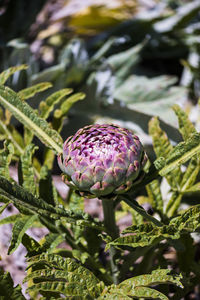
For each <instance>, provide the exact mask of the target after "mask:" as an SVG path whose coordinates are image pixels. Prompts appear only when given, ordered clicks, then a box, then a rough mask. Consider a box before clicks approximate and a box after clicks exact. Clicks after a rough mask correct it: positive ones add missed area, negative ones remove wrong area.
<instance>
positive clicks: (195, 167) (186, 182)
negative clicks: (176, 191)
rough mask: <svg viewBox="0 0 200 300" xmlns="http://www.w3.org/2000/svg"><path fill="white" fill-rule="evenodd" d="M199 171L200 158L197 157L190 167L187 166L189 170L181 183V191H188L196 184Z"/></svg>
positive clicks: (193, 159)
mask: <svg viewBox="0 0 200 300" xmlns="http://www.w3.org/2000/svg"><path fill="white" fill-rule="evenodd" d="M199 171H200V162H199V157H198V156H197V155H196V156H194V157H192V159H191V160H190V162H189V165H188V166H187V169H186V171H185V173H184V175H183V179H182V181H181V191H185V190H187V189H188V188H190V187H191V186H192V185H193V184H194V182H195V180H196V178H197V175H198V174H199Z"/></svg>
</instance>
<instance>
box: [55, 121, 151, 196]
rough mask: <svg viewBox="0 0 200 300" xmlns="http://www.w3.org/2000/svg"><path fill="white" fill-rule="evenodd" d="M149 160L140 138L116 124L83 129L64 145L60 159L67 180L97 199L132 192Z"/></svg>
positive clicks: (68, 183)
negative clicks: (133, 184)
mask: <svg viewBox="0 0 200 300" xmlns="http://www.w3.org/2000/svg"><path fill="white" fill-rule="evenodd" d="M146 161H147V156H146V154H145V152H144V149H143V146H142V144H141V142H140V140H139V138H138V137H137V136H136V135H134V134H133V132H132V131H130V130H128V129H125V128H121V127H119V126H117V125H113V124H110V125H109V124H104V125H99V124H95V125H90V126H86V127H84V128H81V129H79V130H78V131H77V132H76V133H75V135H73V136H70V137H69V138H68V139H67V140H66V141H65V142H64V145H63V154H61V155H59V156H58V164H59V166H60V168H61V170H62V172H63V173H64V174H65V175H64V176H63V181H64V182H65V183H66V184H67V185H69V186H70V187H72V188H74V189H75V190H78V191H79V192H80V193H81V195H87V196H88V195H89V196H90V197H93V198H94V197H102V196H108V195H110V194H119V193H124V192H126V191H127V190H129V189H130V188H131V186H132V183H133V182H134V181H137V180H138V178H139V176H140V174H141V171H142V169H143V167H144V165H145V163H146Z"/></svg>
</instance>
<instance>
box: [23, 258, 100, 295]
mask: <svg viewBox="0 0 200 300" xmlns="http://www.w3.org/2000/svg"><path fill="white" fill-rule="evenodd" d="M28 262H29V268H30V267H33V268H35V267H37V271H34V272H31V273H30V274H29V275H28V276H27V277H26V278H25V281H27V280H30V279H31V280H33V284H32V286H31V287H29V288H28V291H36V290H38V291H52V292H58V293H61V294H64V295H65V296H81V297H90V298H88V299H95V298H96V297H98V296H99V295H100V293H101V292H102V290H103V288H104V285H103V283H102V282H100V281H99V280H98V279H97V278H96V277H95V275H94V274H93V273H92V272H91V271H89V270H88V269H86V268H84V267H82V266H81V265H80V264H79V263H76V262H75V261H74V260H72V259H71V258H66V259H64V258H62V257H61V256H59V255H55V254H46V253H43V254H41V255H37V256H35V257H32V258H30V259H29V260H28ZM38 269H39V270H38ZM84 299H87V298H84Z"/></svg>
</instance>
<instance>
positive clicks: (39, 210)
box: [0, 176, 104, 230]
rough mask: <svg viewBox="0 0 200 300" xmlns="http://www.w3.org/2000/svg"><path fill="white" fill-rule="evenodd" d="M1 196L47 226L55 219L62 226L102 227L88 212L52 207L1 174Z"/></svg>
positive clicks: (100, 228) (99, 228)
mask: <svg viewBox="0 0 200 300" xmlns="http://www.w3.org/2000/svg"><path fill="white" fill-rule="evenodd" d="M1 198H3V199H4V198H5V199H6V202H7V201H12V202H13V203H14V205H15V206H16V208H17V209H19V211H20V212H22V213H23V214H28V215H32V214H38V215H39V216H40V219H41V220H43V219H44V221H45V225H46V226H47V227H48V225H49V226H51V225H53V222H54V221H56V220H57V221H59V222H60V223H63V225H64V226H67V224H69V223H73V224H77V225H79V226H89V227H93V228H96V229H98V230H103V229H104V228H103V226H102V225H101V223H100V222H97V221H94V220H93V218H92V217H91V216H89V215H88V214H85V213H84V212H82V213H80V212H74V211H70V210H65V209H64V207H63V208H61V207H54V206H52V205H50V204H48V203H47V202H45V201H44V200H43V199H41V198H37V197H35V196H34V195H33V194H31V193H29V192H28V191H26V190H25V189H23V188H22V187H21V186H20V185H18V184H16V183H13V184H11V183H10V182H9V181H8V180H6V178H4V177H2V176H0V199H1ZM7 199H8V200H7ZM45 218H46V219H45ZM49 220H51V222H49ZM54 229H55V228H54Z"/></svg>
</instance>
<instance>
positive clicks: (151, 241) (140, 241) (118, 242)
mask: <svg viewBox="0 0 200 300" xmlns="http://www.w3.org/2000/svg"><path fill="white" fill-rule="evenodd" d="M180 230H182V228H181V229H180ZM180 230H179V229H178V225H177V226H175V224H170V225H163V226H162V227H155V225H152V224H151V223H145V224H142V225H138V226H136V225H133V226H131V227H128V228H126V229H125V230H124V231H123V232H122V234H127V233H131V235H126V236H121V237H119V238H117V239H115V240H114V241H112V242H110V243H109V244H108V245H107V247H109V246H110V245H113V246H122V247H124V246H129V247H133V248H136V247H146V246H153V245H155V244H158V243H160V242H161V241H162V240H165V239H179V238H180ZM133 234H134V235H133Z"/></svg>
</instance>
